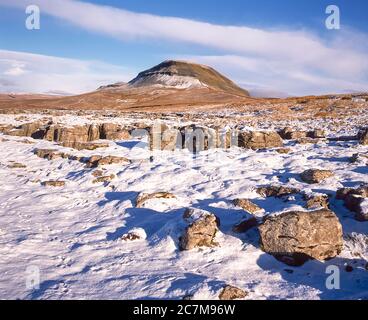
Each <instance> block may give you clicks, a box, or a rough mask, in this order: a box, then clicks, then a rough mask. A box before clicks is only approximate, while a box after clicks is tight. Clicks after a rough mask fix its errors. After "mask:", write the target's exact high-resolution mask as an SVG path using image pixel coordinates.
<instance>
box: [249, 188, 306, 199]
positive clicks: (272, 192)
mask: <svg viewBox="0 0 368 320" xmlns="http://www.w3.org/2000/svg"><path fill="white" fill-rule="evenodd" d="M256 191H257V193H258V194H259V195H261V196H262V197H265V198H269V197H276V198H280V197H284V196H288V195H291V194H296V193H299V192H300V190H299V189H296V188H291V187H285V186H276V185H271V186H265V187H259V188H257V189H256Z"/></svg>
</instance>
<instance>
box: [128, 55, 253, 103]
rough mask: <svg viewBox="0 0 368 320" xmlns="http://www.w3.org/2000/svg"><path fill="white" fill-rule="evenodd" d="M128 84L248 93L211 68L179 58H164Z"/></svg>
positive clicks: (133, 85)
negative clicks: (206, 88) (205, 88)
mask: <svg viewBox="0 0 368 320" xmlns="http://www.w3.org/2000/svg"><path fill="white" fill-rule="evenodd" d="M129 86H131V87H147V86H162V87H174V88H177V89H188V88H203V87H208V88H212V89H216V90H220V91H225V92H228V93H232V94H236V95H240V96H248V95H249V94H248V92H247V91H246V90H244V89H242V88H240V87H239V86H237V85H236V84H235V83H234V82H232V81H231V80H230V79H228V78H226V77H225V76H223V75H222V74H220V73H219V72H217V71H216V70H214V69H213V68H211V67H208V66H205V65H201V64H197V63H192V62H188V61H180V60H166V61H164V62H162V63H160V64H158V65H156V66H154V67H153V68H151V69H148V70H145V71H143V72H141V73H139V74H138V76H137V77H136V78H134V79H133V80H131V81H130V82H129Z"/></svg>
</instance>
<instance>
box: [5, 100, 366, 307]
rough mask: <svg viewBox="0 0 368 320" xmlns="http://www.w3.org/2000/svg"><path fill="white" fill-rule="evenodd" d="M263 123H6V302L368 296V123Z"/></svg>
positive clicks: (81, 117)
mask: <svg viewBox="0 0 368 320" xmlns="http://www.w3.org/2000/svg"><path fill="white" fill-rule="evenodd" d="M359 103H360V102H359ZM362 103H363V102H362ZM248 116H249V117H248ZM248 116H247V117H244V115H243V114H242V113H240V112H228V113H226V112H224V113H221V114H208V115H207V116H206V117H204V114H200V113H197V114H190V113H184V114H159V115H157V114H156V115H154V114H151V115H147V114H140V113H136V114H130V115H128V114H117V113H114V112H113V113H109V112H104V113H101V112H92V111H91V112H83V113H76V112H70V111H68V112H67V111H53V112H49V111H47V112H41V111H38V112H32V113H30V112H28V113H24V112H20V113H19V112H7V113H4V114H2V115H0V132H1V135H0V155H1V157H0V159H1V160H0V177H1V180H2V181H3V186H2V188H1V190H0V217H1V219H0V221H1V222H0V243H1V246H0V272H1V273H2V274H3V275H4V276H3V279H2V281H0V298H34V299H37V298H42V299H47V298H51V299H58V298H118V299H137V298H151V299H153V298H155V299H156V298H170V299H224V300H225V299H226V300H227V299H342V298H347V299H358V298H360V299H367V298H368V291H367V288H368V263H367V259H368V234H367V232H368V225H367V223H368V222H367V221H368V176H367V173H368V168H367V165H368V130H367V129H368V122H367V115H366V113H363V112H359V110H358V111H357V110H354V112H352V113H351V114H349V116H344V117H337V118H334V117H331V118H323V119H321V118H320V117H306V118H305V119H303V118H299V119H295V118H293V119H289V118H287V119H285V118H284V119H282V118H280V119H279V118H278V117H277V118H276V117H275V118H273V117H267V115H264V114H263V115H261V120H260V118H259V116H260V114H259V111H254V113H253V114H252V115H248ZM158 119H160V121H158ZM257 119H258V120H257ZM256 120H257V121H256ZM329 266H337V267H338V270H339V288H335V289H330V288H328V287H327V286H326V280H327V277H328V276H329V274H328V273H326V270H328V267H329ZM29 268H31V269H29ZM29 270H33V271H32V272H33V273H34V271H35V270H36V271H37V272H36V273H37V275H38V277H39V280H40V285H39V287H37V286H36V287H29V286H28V285H26V284H27V281H28V280H29V276H30V275H29V273H28V271H29Z"/></svg>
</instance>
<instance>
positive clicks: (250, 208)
mask: <svg viewBox="0 0 368 320" xmlns="http://www.w3.org/2000/svg"><path fill="white" fill-rule="evenodd" d="M233 204H234V205H235V206H237V207H240V208H242V209H244V210H245V211H247V212H249V213H251V214H255V213H257V212H260V211H262V208H260V207H258V206H257V205H256V204H255V203H253V202H252V201H250V200H248V199H235V200H233Z"/></svg>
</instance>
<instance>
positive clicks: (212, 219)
mask: <svg viewBox="0 0 368 320" xmlns="http://www.w3.org/2000/svg"><path fill="white" fill-rule="evenodd" d="M183 218H184V220H186V221H187V222H188V223H189V226H188V227H187V228H186V229H185V231H184V234H183V235H182V236H181V237H180V239H179V241H180V248H181V250H191V249H194V248H196V247H214V246H217V245H218V244H217V243H216V242H215V240H214V239H215V236H216V233H217V231H218V226H219V224H220V222H219V219H218V218H217V217H216V216H215V215H214V214H212V213H210V212H206V211H203V210H197V209H187V210H186V211H185V213H184V216H183Z"/></svg>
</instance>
